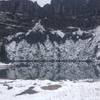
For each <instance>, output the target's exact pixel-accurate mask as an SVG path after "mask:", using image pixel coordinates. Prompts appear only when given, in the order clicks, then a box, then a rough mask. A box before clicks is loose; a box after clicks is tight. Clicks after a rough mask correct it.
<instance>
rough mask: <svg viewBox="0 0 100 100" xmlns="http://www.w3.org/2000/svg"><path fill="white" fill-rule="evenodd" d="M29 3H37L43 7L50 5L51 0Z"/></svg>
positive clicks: (38, 0)
mask: <svg viewBox="0 0 100 100" xmlns="http://www.w3.org/2000/svg"><path fill="white" fill-rule="evenodd" d="M31 1H33V2H34V1H37V3H38V4H39V5H40V6H41V7H43V6H44V5H45V4H50V3H51V0H31Z"/></svg>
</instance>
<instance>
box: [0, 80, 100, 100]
mask: <svg viewBox="0 0 100 100" xmlns="http://www.w3.org/2000/svg"><path fill="white" fill-rule="evenodd" d="M88 81H89V80H88ZM88 81H85V82H84V81H77V82H72V81H58V82H52V81H49V80H44V81H40V80H15V81H14V80H0V100H100V81H97V82H92V81H91V80H90V82H88Z"/></svg>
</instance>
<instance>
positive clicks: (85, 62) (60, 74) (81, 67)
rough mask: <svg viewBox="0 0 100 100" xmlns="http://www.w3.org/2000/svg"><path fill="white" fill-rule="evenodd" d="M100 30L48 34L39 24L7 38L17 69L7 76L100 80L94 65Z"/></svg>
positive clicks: (10, 56) (78, 30)
mask: <svg viewBox="0 0 100 100" xmlns="http://www.w3.org/2000/svg"><path fill="white" fill-rule="evenodd" d="M68 29H70V28H68ZM72 29H73V28H71V29H70V31H72ZM73 30H76V29H73ZM98 30H99V28H97V29H94V30H90V31H82V30H80V29H77V30H76V31H72V32H68V31H64V30H59V31H58V30H56V31H55V30H53V29H52V30H51V29H50V30H48V31H47V30H46V29H45V28H44V27H43V26H42V25H41V23H40V22H38V23H36V24H35V26H34V27H33V28H32V29H30V30H29V31H28V32H26V33H21V32H20V33H17V34H15V35H13V36H12V38H11V36H10V37H9V36H8V37H7V40H8V43H7V44H6V51H7V53H8V58H9V59H10V60H11V61H12V62H13V64H14V65H15V66H16V67H15V68H12V69H10V71H9V74H8V76H9V77H10V78H14V79H15V78H25V79H35V78H42V79H51V80H58V79H85V78H97V77H99V74H100V72H99V70H98V69H97V65H96V63H95V59H97V58H96V55H97V53H98V52H99V51H98V50H99V49H97V51H95V48H96V46H97V45H98V42H99V34H98V33H97V32H98ZM63 31H64V32H63ZM96 34H98V35H96ZM40 37H41V38H40ZM42 38H43V39H42ZM98 68H99V67H98Z"/></svg>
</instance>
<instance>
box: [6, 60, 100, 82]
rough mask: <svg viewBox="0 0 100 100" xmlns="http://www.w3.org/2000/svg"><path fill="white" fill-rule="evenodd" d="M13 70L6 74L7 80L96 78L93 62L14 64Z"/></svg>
mask: <svg viewBox="0 0 100 100" xmlns="http://www.w3.org/2000/svg"><path fill="white" fill-rule="evenodd" d="M14 64H15V66H16V67H15V68H12V69H10V70H9V72H8V77H9V78H13V79H16V78H22V79H36V78H40V79H51V80H59V79H70V80H76V79H88V78H93V79H94V78H97V77H98V72H97V70H96V68H95V67H96V66H95V63H94V62H80V61H79V62H78V61H77V62H75V61H74V62H71V61H70V62H69V61H67V62H57V61H56V62H42V61H41V62H20V63H19V62H14Z"/></svg>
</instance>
